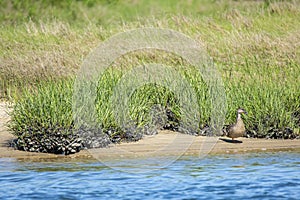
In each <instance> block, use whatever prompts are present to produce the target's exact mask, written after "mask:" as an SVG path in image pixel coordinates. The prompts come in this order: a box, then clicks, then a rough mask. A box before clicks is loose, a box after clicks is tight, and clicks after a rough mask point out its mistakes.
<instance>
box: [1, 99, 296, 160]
mask: <svg viewBox="0 0 300 200" xmlns="http://www.w3.org/2000/svg"><path fill="white" fill-rule="evenodd" d="M8 111H9V106H8V105H7V104H6V103H0V158H3V157H11V158H16V159H26V160H35V161H40V160H44V159H47V160H49V159H55V160H56V159H61V160H64V159H75V158H76V159H100V160H107V159H109V160H111V159H120V158H121V159H122V158H140V157H153V156H181V155H196V156H205V155H207V154H231V153H245V152H265V151H300V140H270V139H253V138H238V139H239V142H234V143H233V142H231V140H230V139H228V138H225V137H223V138H217V137H202V136H191V135H185V134H180V133H175V132H171V131H160V132H159V134H157V135H154V136H146V137H144V138H143V139H142V140H140V141H138V142H132V143H122V144H117V145H111V146H109V147H108V148H101V149H93V150H82V151H81V152H79V153H77V154H73V155H68V156H64V155H54V154H46V153H31V152H24V151H18V150H14V149H13V148H11V147H8V141H9V140H12V139H13V138H14V137H13V135H12V134H11V133H9V131H8V130H7V127H6V126H5V124H6V123H7V121H8V120H9V116H8V114H7V112H8Z"/></svg>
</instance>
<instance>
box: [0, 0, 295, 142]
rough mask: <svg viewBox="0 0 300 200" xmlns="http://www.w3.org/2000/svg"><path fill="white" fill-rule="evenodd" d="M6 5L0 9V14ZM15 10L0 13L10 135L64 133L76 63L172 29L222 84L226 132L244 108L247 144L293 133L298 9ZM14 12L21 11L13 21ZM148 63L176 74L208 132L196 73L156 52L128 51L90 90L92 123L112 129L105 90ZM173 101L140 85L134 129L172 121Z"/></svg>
mask: <svg viewBox="0 0 300 200" xmlns="http://www.w3.org/2000/svg"><path fill="white" fill-rule="evenodd" d="M9 2H10V1H2V2H1V3H2V4H3V5H4V6H3V7H2V9H3V8H6V7H7V6H8V7H9ZM16 2H18V3H17V4H16V5H13V6H11V7H10V8H11V10H10V11H7V9H6V11H5V12H0V13H2V14H1V15H0V20H1V21H2V24H1V29H0V60H1V63H0V65H1V66H0V80H1V81H0V95H1V97H2V98H6V99H10V100H12V101H14V103H15V109H14V111H13V113H12V117H13V118H12V121H11V127H12V130H13V131H14V133H15V134H16V135H17V136H19V135H21V134H23V133H24V132H28V130H29V127H31V126H33V127H34V128H35V129H34V131H33V132H31V133H35V132H38V131H43V130H45V128H47V127H52V126H57V127H60V128H62V129H64V130H68V129H69V128H72V124H73V121H72V120H73V117H72V108H71V101H72V99H71V96H72V83H73V81H74V77H75V75H76V71H77V70H78V68H79V67H80V65H81V63H82V61H83V59H84V58H85V57H86V56H87V55H88V53H89V52H90V51H91V50H92V49H94V48H95V47H97V45H98V44H99V43H100V42H102V41H103V40H105V39H107V38H109V37H110V36H112V35H114V34H116V33H119V32H122V31H127V30H131V29H134V28H141V27H157V28H170V29H174V30H177V31H180V32H182V33H184V34H186V35H188V36H190V37H191V38H194V39H196V40H199V41H201V42H202V43H203V44H204V47H205V48H206V50H207V52H208V53H209V55H211V57H212V58H213V60H214V62H215V64H216V66H217V68H218V70H219V72H220V74H221V75H222V77H223V82H224V85H225V90H226V95H227V99H226V100H227V102H226V103H227V109H228V112H227V116H226V121H225V124H231V123H233V122H234V120H235V115H236V113H235V111H236V109H237V108H238V107H244V108H245V109H246V110H247V111H248V113H249V115H248V116H245V123H246V128H247V129H248V130H249V131H252V130H254V131H255V133H256V135H254V132H251V134H252V135H251V136H256V137H265V136H266V135H267V134H268V131H270V129H278V130H285V129H286V128H287V127H289V128H290V129H292V130H294V133H296V134H299V127H300V103H299V102H300V101H299V99H300V79H299V74H300V56H299V55H300V45H299V41H300V31H299V30H300V22H299V20H298V19H299V18H300V4H299V1H218V2H217V3H211V2H210V1H181V2H180V3H179V4H175V3H174V1H167V2H168V3H167V2H165V1H142V0H141V1H136V4H134V6H133V7H132V5H131V4H130V3H128V2H129V1H128V2H127V1H124V2H115V1H108V2H104V1H96V0H95V1H74V2H73V3H72V5H69V4H68V3H57V2H55V1H49V2H48V1H47V2H46V1H34V2H33V1H16ZM50 4H51V5H50ZM49 5H50V7H49ZM129 5H130V6H131V7H130V6H129ZM5 6H6V7H5ZM70 6H71V7H70ZM135 6H136V7H135ZM29 7H30V8H29ZM19 8H24V9H25V10H27V11H28V12H23V14H21V13H20V12H18V11H17V10H18V9H19ZM138 8H141V9H138ZM149 8H152V10H151V9H149ZM132 9H136V12H135V11H133V10H132ZM99 10H101V11H102V12H99ZM37 11H38V12H37ZM43 11H44V12H43ZM6 12H8V13H6ZM3 13H5V15H4V14H3ZM115 13H118V15H115ZM141 13H143V15H141ZM24 15H25V17H24ZM55 15H56V16H55ZM54 16H55V17H54ZM151 62H157V63H164V64H167V65H170V66H173V67H174V68H176V67H179V68H180V69H182V70H181V71H180V73H181V74H182V76H183V77H185V78H186V80H187V81H188V82H189V84H190V85H191V87H192V88H193V89H194V90H195V93H196V95H197V99H198V106H199V109H200V113H201V118H200V124H199V126H200V127H204V126H205V125H207V124H208V123H209V120H210V110H211V106H213V105H211V104H210V101H209V94H208V92H207V89H206V86H205V84H204V82H203V80H202V78H201V74H199V73H195V71H194V69H193V68H191V67H190V66H188V65H187V64H186V63H185V62H184V61H181V59H179V58H176V57H174V56H173V55H162V54H161V52H152V53H151V52H150V53H149V52H148V53H147V54H146V55H145V54H144V53H142V52H137V53H136V55H134V56H129V57H128V58H124V59H120V60H119V61H117V63H115V66H112V67H111V70H108V71H107V72H106V73H105V76H103V80H100V81H99V87H98V91H97V94H98V96H97V103H96V109H97V111H98V113H97V114H98V120H99V124H101V126H102V127H103V128H104V129H109V128H110V127H117V124H116V122H115V119H114V116H113V111H112V109H111V105H110V104H109V97H110V96H111V95H112V91H113V87H114V86H115V85H116V84H117V83H118V80H119V79H120V78H121V76H122V75H123V73H124V72H125V71H126V70H128V69H130V68H131V67H132V66H135V65H138V64H139V63H151ZM124 68H125V69H126V70H119V69H124ZM57 81H58V83H56V82H57ZM177 102H178V100H177V99H176V97H174V94H173V93H172V91H168V90H167V89H166V88H164V87H160V86H154V85H146V86H144V87H142V88H140V89H138V90H137V91H136V92H135V93H134V95H133V96H132V99H131V104H130V115H131V117H132V118H133V119H135V120H136V122H137V125H140V126H143V125H146V124H147V123H148V120H149V112H150V113H151V107H153V105H157V104H160V105H161V106H162V107H168V108H169V109H170V110H171V111H172V112H173V113H174V116H176V118H177V119H178V120H180V115H181V113H180V107H179V106H178V104H177Z"/></svg>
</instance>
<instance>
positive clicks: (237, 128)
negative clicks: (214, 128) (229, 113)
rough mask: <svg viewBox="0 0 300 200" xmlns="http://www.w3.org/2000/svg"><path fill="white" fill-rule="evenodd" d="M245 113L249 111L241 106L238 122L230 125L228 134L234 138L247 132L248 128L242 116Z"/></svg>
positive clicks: (238, 112) (238, 111)
mask: <svg viewBox="0 0 300 200" xmlns="http://www.w3.org/2000/svg"><path fill="white" fill-rule="evenodd" d="M243 113H245V114H247V112H246V111H245V110H244V109H242V108H239V109H238V110H237V117H236V123H235V124H232V125H230V126H229V127H228V130H227V136H228V137H230V138H231V139H232V140H233V139H234V138H237V137H242V136H243V135H244V134H245V131H246V128H245V124H244V122H243V119H242V117H241V115H242V114H243Z"/></svg>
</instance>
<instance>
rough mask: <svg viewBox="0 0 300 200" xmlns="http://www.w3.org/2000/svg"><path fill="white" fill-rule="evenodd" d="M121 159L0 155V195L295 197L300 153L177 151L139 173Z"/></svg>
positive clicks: (299, 185) (298, 192)
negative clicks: (114, 163)
mask: <svg viewBox="0 0 300 200" xmlns="http://www.w3.org/2000/svg"><path fill="white" fill-rule="evenodd" d="M138 162H140V163H141V165H143V164H144V162H145V161H144V160H138ZM125 163H126V161H124V162H120V163H119V164H120V165H119V167H120V168H119V169H120V170H116V169H112V168H110V167H108V166H107V163H106V164H102V163H101V162H97V161H89V162H85V161H76V160H75V161H72V160H66V161H51V162H49V161H41V162H28V161H27V162H26V161H20V160H19V161H18V160H15V159H7V158H1V159H0V199H299V198H300V153H293V152H277V153H259V154H240V155H237V154H235V155H219V156H209V157H206V158H203V159H199V158H198V157H182V158H180V159H179V160H177V161H176V162H174V163H172V164H171V165H168V166H166V167H164V168H160V169H158V170H150V171H149V170H146V171H145V172H143V171H142V170H141V171H139V173H131V172H130V173H129V172H128V170H126V169H128V168H130V166H128V165H127V166H126V164H125ZM123 165H124V170H122V166H123ZM135 167H136V166H135Z"/></svg>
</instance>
